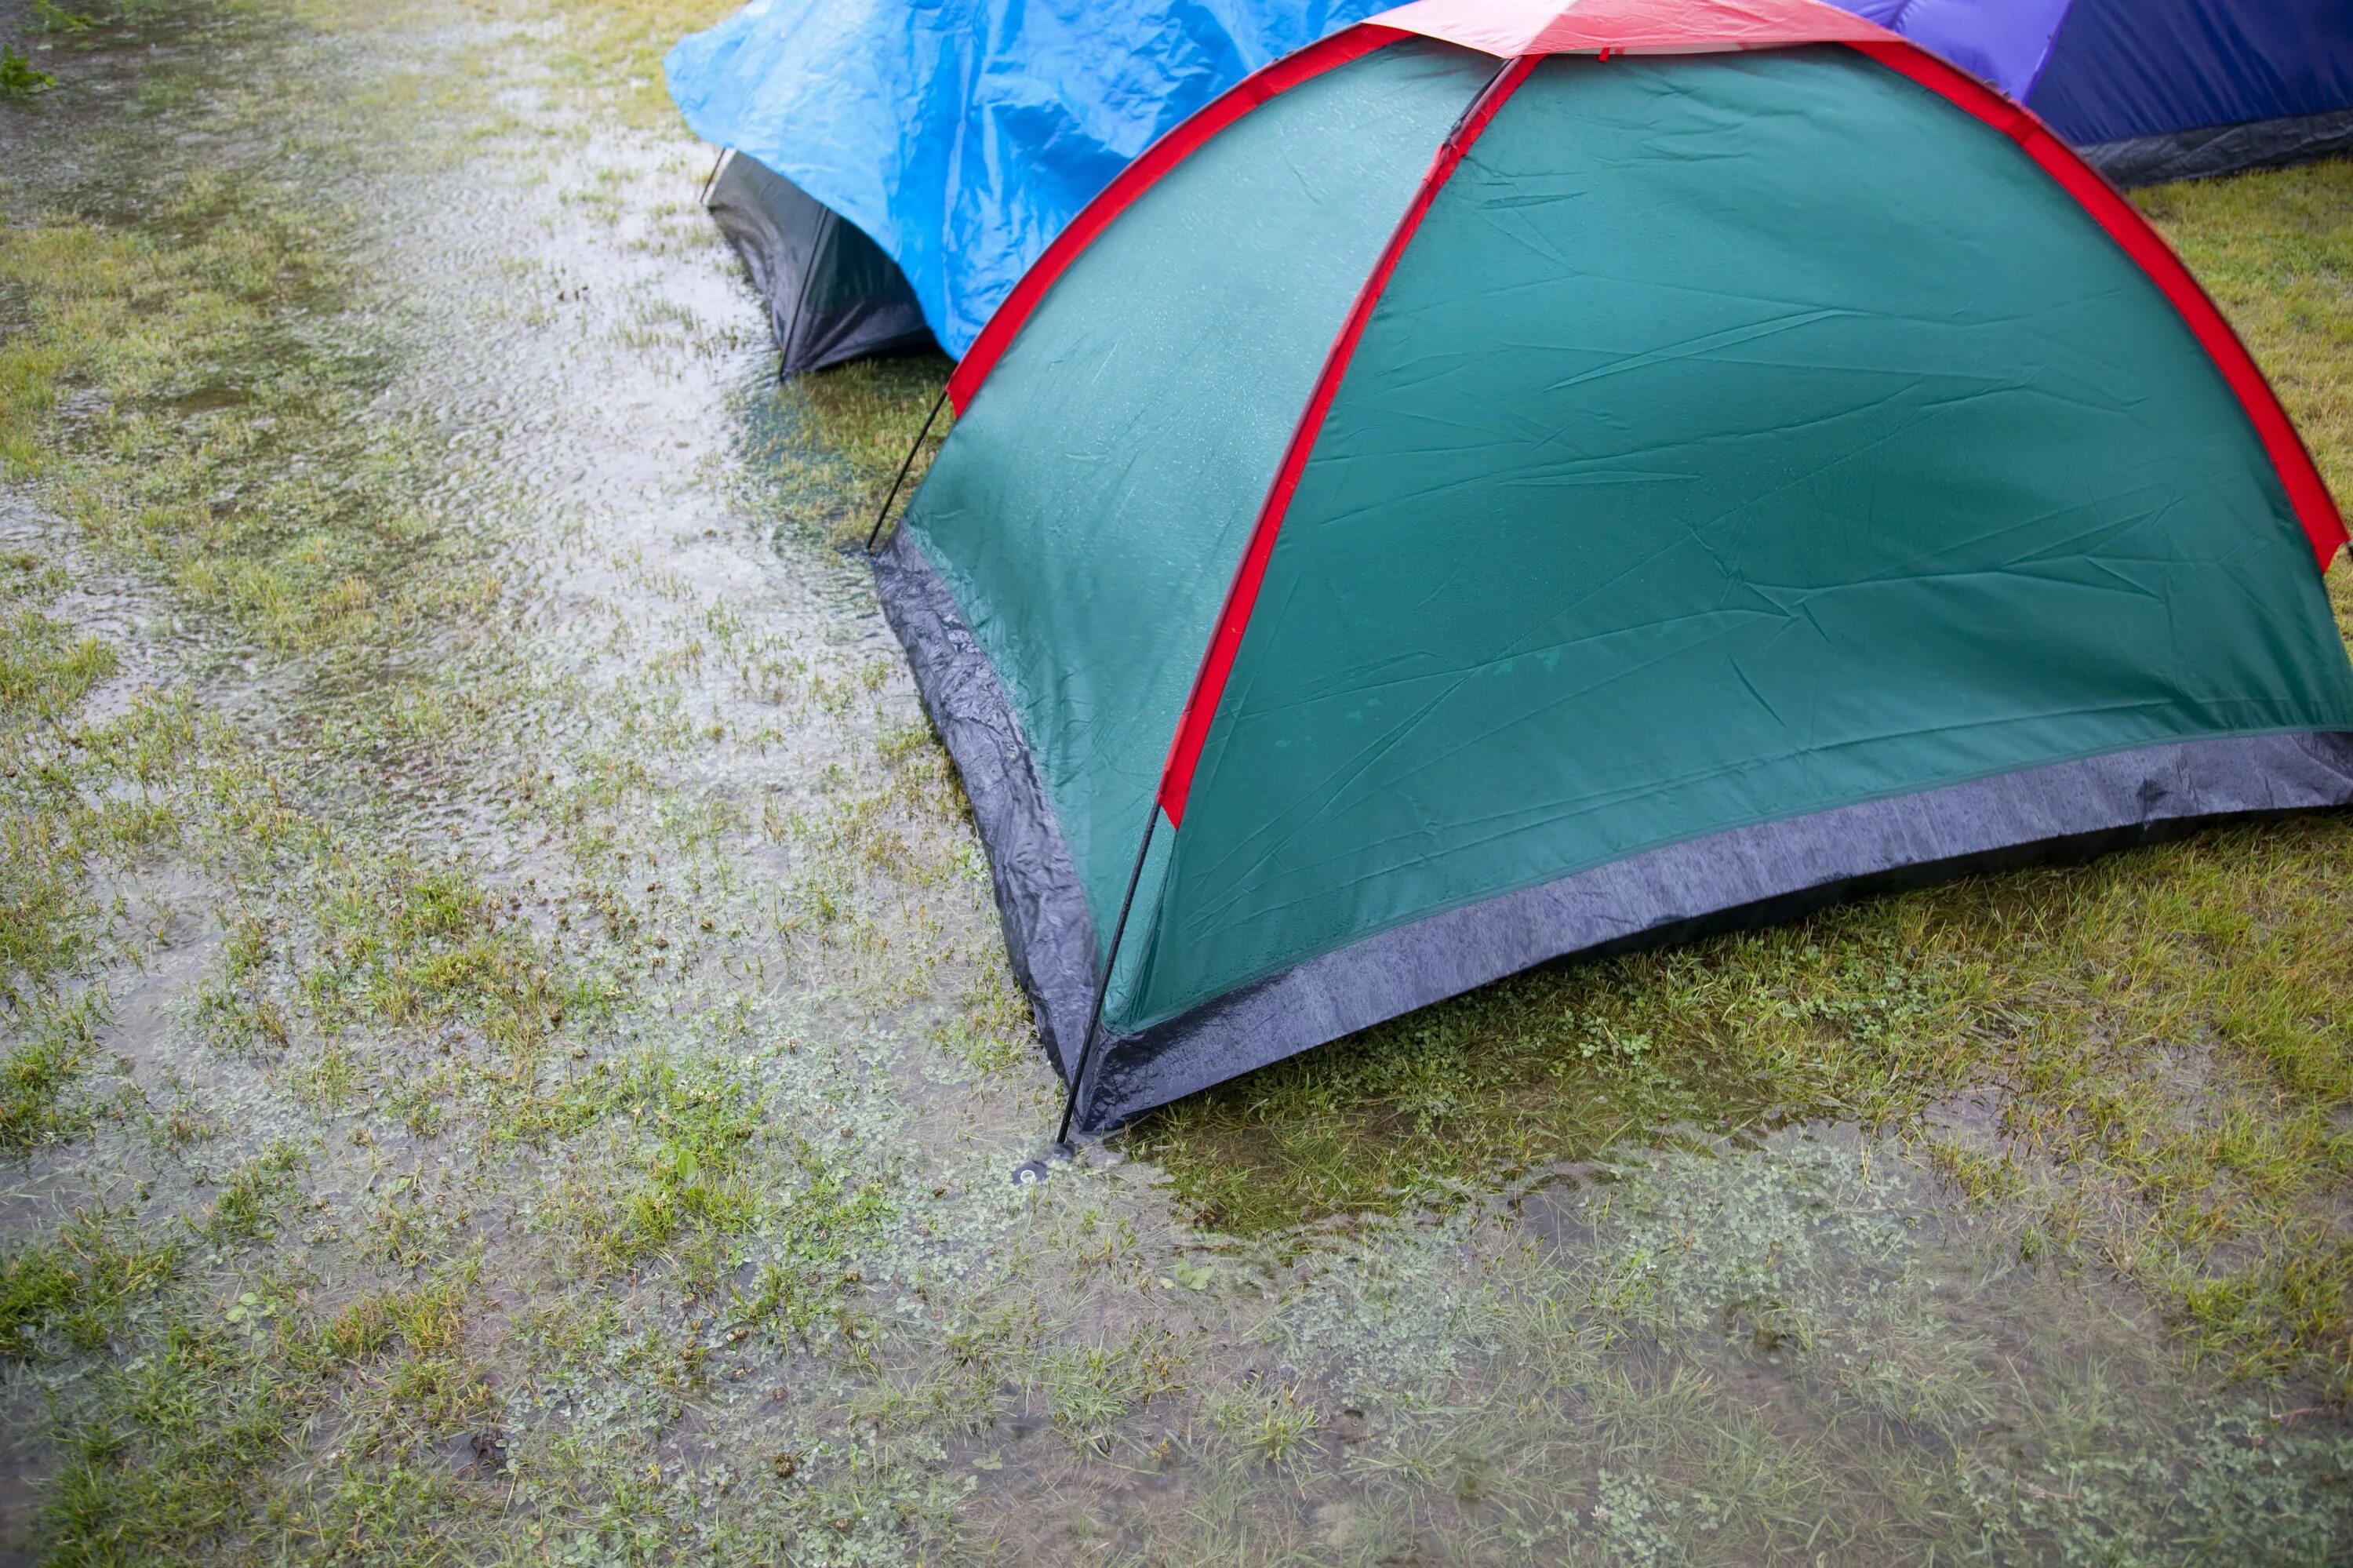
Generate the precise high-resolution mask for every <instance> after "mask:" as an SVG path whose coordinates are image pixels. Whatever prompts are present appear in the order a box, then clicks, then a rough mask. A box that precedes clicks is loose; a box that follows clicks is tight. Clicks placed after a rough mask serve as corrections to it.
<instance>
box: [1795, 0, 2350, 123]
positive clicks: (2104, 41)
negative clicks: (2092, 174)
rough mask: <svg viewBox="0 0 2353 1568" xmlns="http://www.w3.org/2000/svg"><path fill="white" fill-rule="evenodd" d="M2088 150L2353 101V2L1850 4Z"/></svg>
mask: <svg viewBox="0 0 2353 1568" xmlns="http://www.w3.org/2000/svg"><path fill="white" fill-rule="evenodd" d="M1840 3H1841V4H1842V5H1845V6H1846V8H1847V9H1848V10H1850V11H1853V12H1856V13H1858V14H1860V15H1862V16H1868V17H1870V18H1871V19H1872V20H1873V21H1874V22H1878V23H1880V24H1881V25H1882V26H1888V27H1893V28H1894V29H1895V30H1896V31H1897V32H1899V33H1902V34H1904V35H1905V37H1909V38H1912V39H1914V40H1915V41H1917V42H1919V43H1922V44H1926V46H1927V47H1928V48H1932V49H1935V50H1936V52H1937V53H1939V54H1941V55H1943V56H1944V57H1945V58H1947V59H1949V60H1951V61H1953V62H1954V63H1955V64H1957V65H1959V66H1962V67H1964V68H1966V69H1969V70H1972V71H1975V72H1976V73H1977V74H1978V76H1981V77H1983V78H1984V79H1986V80H1988V81H1990V82H1992V83H1993V84H1994V85H1995V86H1997V87H1999V88H2000V89H2001V90H2003V91H2005V92H2007V93H2009V94H2010V96H2011V97H2012V98H2016V99H2020V100H2021V101H2024V102H2026V103H2027V104H2029V105H2031V107H2032V108H2033V110H2034V111H2035V112H2037V113H2038V114H2040V115H2042V118H2043V119H2044V120H2046V121H2047V122H2050V125H2051V128H2052V130H2054V131H2056V132H2059V134H2060V135H2062V136H2063V137H2065V138H2066V139H2067V140H2068V141H2069V142H2071V143H2074V144H2075V145H2077V146H2079V147H2087V146H2096V145H2099V144H2101V143H2108V142H2119V141H2123V140H2125V139H2126V138H2128V137H2137V136H2163V135H2169V134H2172V133H2174V132H2183V131H2195V130H2201V129H2204V128H2207V127H2211V126H2221V125H2242V124H2250V123H2253V122H2260V121H2266V120H2284V119H2292V118H2298V117H2302V116H2305V115H2313V114H2327V113H2332V112H2336V111H2343V110H2347V109H2353V0H2073V4H2070V3H2069V0H1840Z"/></svg>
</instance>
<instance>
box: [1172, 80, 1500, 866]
mask: <svg viewBox="0 0 2353 1568" xmlns="http://www.w3.org/2000/svg"><path fill="white" fill-rule="evenodd" d="M1543 58H1545V57H1544V56H1542V55H1517V56H1514V58H1511V59H1509V60H1507V61H1505V62H1504V66H1503V68H1502V69H1499V70H1497V71H1496V73H1495V74H1494V76H1493V78H1491V79H1489V81H1488V83H1487V85H1486V87H1485V88H1484V89H1482V90H1481V91H1480V93H1479V96H1478V97H1477V98H1475V99H1473V100H1472V102H1471V104H1470V105H1469V107H1467V108H1466V109H1465V110H1464V111H1463V114H1462V118H1461V121H1459V122H1457V123H1456V124H1455V126H1454V128H1453V129H1452V130H1451V131H1450V132H1447V135H1446V139H1445V140H1444V141H1443V142H1441V143H1439V147H1438V151H1437V153H1436V154H1434V155H1433V156H1432V157H1431V159H1430V169H1429V171H1428V172H1427V173H1426V174H1424V175H1422V178H1421V184H1420V185H1419V188H1417V189H1416V190H1415V192H1414V196H1413V199H1412V200H1411V201H1410V202H1409V203H1408V204H1407V206H1406V209H1405V212H1404V214H1403V215H1402V216H1401V217H1398V223H1397V228H1395V229H1394V230H1392V231H1391V233H1390V235H1389V238H1388V244H1387V245H1386V246H1384V247H1383V248H1382V249H1381V254H1380V256H1379V257H1378V259H1377V260H1375V261H1374V263H1373V267H1372V270H1371V271H1370V272H1369V273H1367V274H1366V278H1365V283H1364V287H1363V288H1362V289H1360V290H1359V291H1357V294H1356V302H1355V304H1353V305H1352V306H1351V307H1350V308H1349V311H1348V315H1347V318H1346V319H1345V321H1343V322H1342V323H1341V325H1340V331H1339V334H1338V335H1337V336H1335V338H1334V339H1333V341H1332V347H1331V349H1330V351H1329V352H1328V353H1327V354H1326V355H1325V356H1324V368H1323V370H1322V371H1321V372H1320V373H1319V374H1318V375H1317V376H1316V378H1315V385H1314V388H1313V389H1312V390H1311V391H1310V392H1309V394H1308V398H1307V403H1306V406H1305V407H1304V408H1303V409H1301V411H1300V416H1299V423H1298V425H1297V426H1296V427H1294V429H1293V431H1292V436H1291V444H1290V446H1289V447H1288V448H1287V449H1286V450H1284V452H1283V456H1282V464H1281V465H1280V466H1279V467H1278V468H1277V469H1276V470H1275V473H1274V480H1273V482H1272V483H1271V485H1269V486H1268V489H1267V495H1266V501H1265V503H1263V504H1262V505H1261V507H1260V509H1259V517H1258V523H1257V524H1256V526H1254V527H1253V528H1252V529H1251V531H1250V542H1249V543H1248V544H1247V545H1246V546H1243V550H1242V556H1241V560H1240V563H1239V564H1238V565H1237V566H1236V567H1235V569H1234V577H1233V581H1232V583H1231V585H1230V586H1229V588H1227V591H1226V602H1225V606H1224V608H1223V609H1221V610H1219V615H1218V621H1217V625H1216V627H1215V628H1214V629H1213V630H1211V632H1210V634H1209V642H1208V648H1207V649H1205V650H1204V651H1203V652H1202V655H1201V666H1200V671H1199V673H1198V675H1196V676H1195V678H1194V683H1193V692H1192V694H1191V695H1190V696H1189V697H1187V699H1186V703H1185V707H1184V709H1183V711H1182V712H1181V713H1180V714H1179V715H1178V717H1177V721H1176V734H1175V735H1174V736H1171V737H1170V740H1169V749H1168V762H1167V765H1166V768H1163V770H1162V773H1161V780H1160V789H1159V792H1158V801H1157V803H1158V807H1159V809H1160V810H1163V811H1165V812H1166V813H1167V816H1168V825H1169V826H1170V827H1172V828H1177V829H1182V828H1183V826H1184V819H1185V800H1186V797H1187V794H1188V793H1189V792H1190V790H1191V789H1192V783H1193V770H1194V768H1195V767H1196V766H1197V765H1198V763H1199V761H1200V757H1201V749H1202V747H1204V746H1205V745H1206V744H1207V743H1208V731H1209V726H1210V725H1211V724H1212V723H1213V722H1214V721H1215V718H1216V716H1217V707H1218V702H1219V698H1220V697H1222V696H1223V695H1224V693H1225V686H1226V679H1227V677H1228V675H1229V674H1230V673H1231V672H1232V669H1233V662H1234V657H1235V654H1236V653H1237V652H1239V650H1240V646H1241V640H1242V635H1243V633H1244V632H1246V631H1248V630H1249V629H1250V612H1251V611H1252V610H1253V609H1255V608H1256V607H1257V604H1258V589H1259V585H1260V583H1261V580H1262V579H1263V578H1264V577H1265V572H1266V563H1267V559H1268V557H1269V556H1271V554H1272V553H1273V550H1274V542H1275V537H1276V535H1278V534H1280V533H1281V532H1282V520H1283V518H1284V516H1285V515H1286V514H1288V513H1289V511H1290V510H1291V499H1292V496H1293V493H1295V492H1296V491H1297V489H1298V487H1299V479H1300V475H1301V473H1302V472H1303V471H1304V470H1305V468H1306V466H1307V460H1308V458H1309V456H1310V455H1312V454H1313V452H1314V449H1315V445H1316V443H1317V442H1318V441H1319V440H1321V439H1322V436H1323V428H1324V417H1325V416H1326V415H1327V414H1329V413H1330V412H1331V408H1332V403H1333V400H1334V398H1335V397H1337V395H1338V393H1339V389H1340V382H1341V380H1342V379H1343V378H1344V377H1345V376H1346V375H1347V371H1348V366H1349V364H1350V363H1351V362H1352V361H1353V360H1354V359H1355V358H1356V345H1357V344H1358V343H1359V342H1360V341H1362V339H1363V337H1364V334H1365V329H1366V326H1368V325H1369V324H1370V323H1371V321H1372V317H1373V312H1374V311H1375V310H1376V309H1377V308H1378V307H1379V305H1380V302H1381V298H1382V296H1383V295H1384V294H1386V293H1387V292H1388V285H1389V280H1390V279H1391V278H1392V277H1393V276H1395V274H1396V272H1397V269H1398V263H1399V262H1400V261H1402V260H1404V257H1405V252H1406V250H1407V249H1408V247H1409V246H1410V245H1411V244H1412V243H1413V238H1414V236H1415V235H1416V234H1418V233H1419V231H1420V228H1421V224H1422V220H1423V219H1424V218H1425V217H1428V216H1429V214H1430V207H1432V206H1433V205H1434V204H1435V203H1436V202H1437V200H1438V196H1439V193H1440V191H1442V190H1444V189H1445V187H1446V185H1447V182H1448V181H1450V180H1451V179H1452V178H1453V177H1454V172H1455V170H1457V169H1459V168H1461V165H1462V160H1463V159H1464V158H1466V157H1468V156H1469V155H1470V153H1471V149H1472V147H1473V146H1474V145H1476V144H1477V143H1478V140H1479V138H1480V137H1481V136H1482V135H1483V134H1484V133H1485V132H1486V130H1487V127H1488V126H1489V125H1491V124H1492V123H1493V122H1494V119H1495V116H1496V115H1498V114H1500V113H1501V112H1502V111H1503V109H1504V104H1506V103H1507V102H1509V101H1511V98H1512V95H1513V94H1514V93H1515V92H1517V91H1518V90H1519V88H1520V84H1521V83H1523V82H1525V80H1527V79H1528V77H1529V76H1530V74H1531V73H1533V72H1534V71H1535V67H1536V64H1537V62H1538V61H1539V60H1541V59H1543Z"/></svg>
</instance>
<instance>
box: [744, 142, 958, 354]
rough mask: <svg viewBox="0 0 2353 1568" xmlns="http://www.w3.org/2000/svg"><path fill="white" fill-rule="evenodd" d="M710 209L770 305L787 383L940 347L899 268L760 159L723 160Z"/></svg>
mask: <svg viewBox="0 0 2353 1568" xmlns="http://www.w3.org/2000/svg"><path fill="white" fill-rule="evenodd" d="M703 205H704V206H705V207H708V208H709V209H710V212H711V216H712V218H713V220H715V221H716V222H717V223H718V225H719V228H720V232H722V233H723V234H724V235H726V236H727V238H728V241H729V242H730V243H731V244H733V246H734V247H735V253H736V254H737V255H738V256H740V257H742V258H743V260H744V270H745V271H747V272H749V273H750V274H751V278H752V286H753V287H754V288H755V289H757V290H758V291H759V292H760V297H761V298H762V299H763V300H765V301H766V302H767V306H768V320H769V323H770V325H771V326H772V328H773V329H774V331H775V333H776V347H777V349H778V351H779V353H780V355H781V356H782V357H781V364H780V366H779V368H780V370H781V371H782V373H783V374H785V375H787V376H791V375H797V374H798V373H799V372H801V371H804V370H820V369H823V368H824V367H825V366H829V365H839V364H842V363H843V362H845V361H847V360H851V359H858V358H862V357H864V356H866V355H886V354H914V353H921V352H923V351H925V350H929V349H932V348H934V346H935V344H934V342H933V338H932V330H931V328H930V327H929V326H927V325H925V324H924V322H923V310H922V307H920V306H919V305H918V304H917V303H916V302H915V294H914V291H913V289H912V288H910V287H909V286H908V283H907V280H906V276H905V274H903V273H902V272H901V271H900V270H899V268H898V265H897V263H895V262H893V261H892V260H891V259H890V258H889V257H888V256H885V255H884V254H883V253H882V251H881V248H880V247H879V246H877V245H876V244H875V243H874V241H873V240H872V239H871V238H868V236H867V235H866V233H865V231H864V230H862V229H860V228H859V227H858V226H857V225H856V224H854V223H851V222H849V220H848V219H846V218H844V217H842V216H841V215H840V214H839V213H838V212H835V211H834V210H833V209H832V208H831V207H827V206H826V205H825V204H824V203H823V202H820V201H818V199H817V198H816V197H814V196H810V195H809V194H808V193H807V192H806V191H804V190H802V189H801V188H800V187H799V186H798V185H795V184H793V182H792V181H790V180H788V179H786V178H785V177H784V176H783V175H779V174H777V173H776V171H775V170H773V169H771V168H769V167H768V166H767V165H766V164H762V163H761V162H760V161H759V160H758V159H756V158H754V157H751V156H750V155H748V154H744V153H739V152H730V153H727V154H723V156H722V158H721V162H720V164H719V168H718V171H717V173H716V175H714V176H713V178H712V182H711V189H710V191H709V193H708V194H707V195H706V196H704V198H703Z"/></svg>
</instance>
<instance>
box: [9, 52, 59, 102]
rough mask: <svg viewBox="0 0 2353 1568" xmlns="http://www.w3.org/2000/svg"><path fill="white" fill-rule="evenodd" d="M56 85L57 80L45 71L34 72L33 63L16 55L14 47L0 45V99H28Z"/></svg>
mask: <svg viewBox="0 0 2353 1568" xmlns="http://www.w3.org/2000/svg"><path fill="white" fill-rule="evenodd" d="M57 84H58V79H57V78H56V77H53V76H51V75H50V74H49V73H48V72H47V71H45V70H35V69H33V62H32V61H31V60H28V59H26V58H25V57H24V56H23V55H20V54H18V53H17V52H16V46H14V45H13V44H0V98H30V97H31V96H32V95H33V94H35V93H37V92H43V91H47V90H48V89H50V88H52V87H55V86H57Z"/></svg>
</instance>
